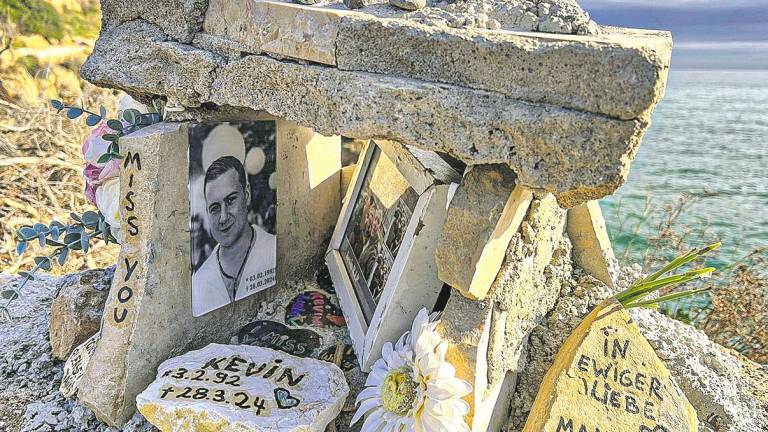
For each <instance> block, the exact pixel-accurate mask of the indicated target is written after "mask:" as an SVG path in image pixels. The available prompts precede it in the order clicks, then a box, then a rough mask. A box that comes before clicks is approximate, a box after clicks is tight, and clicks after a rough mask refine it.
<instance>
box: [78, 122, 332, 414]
mask: <svg viewBox="0 0 768 432" xmlns="http://www.w3.org/2000/svg"><path fill="white" fill-rule="evenodd" d="M261 118H264V117H258V118H257V117H256V116H252V117H250V118H240V120H241V121H242V120H258V119H261ZM275 135H276V136H275V143H276V146H277V150H276V152H277V161H276V165H277V171H276V172H277V175H276V176H273V177H272V178H273V179H274V180H273V182H274V186H275V187H276V189H277V196H278V198H277V213H278V214H280V215H284V216H282V217H278V218H277V219H278V220H277V222H276V224H275V226H276V231H277V237H279V238H281V241H280V244H278V245H277V260H278V266H277V276H278V279H279V278H280V275H281V274H283V272H284V273H285V274H292V275H295V277H298V276H299V275H303V274H306V273H308V270H307V269H308V268H310V267H311V262H312V260H314V259H318V257H319V256H321V255H322V250H323V246H322V242H323V241H324V239H325V238H327V236H328V235H329V234H330V231H331V229H332V227H333V220H334V218H335V217H336V215H337V212H338V205H339V200H338V197H339V188H340V181H339V177H338V167H339V164H340V140H339V138H338V137H336V138H335V139H333V138H327V137H322V136H320V135H317V134H315V133H312V132H311V131H309V130H308V129H306V128H301V127H298V126H296V125H293V124H291V123H290V122H285V121H276V132H275ZM120 142H121V151H122V152H123V153H124V155H125V157H124V159H123V164H122V170H121V195H122V200H121V212H122V224H123V226H122V229H123V233H125V241H124V242H123V244H122V247H121V251H120V256H119V261H118V265H117V269H116V272H115V277H114V279H113V282H112V289H111V290H110V293H109V296H108V298H107V302H106V307H105V310H104V316H103V318H102V328H101V338H100V339H99V340H98V342H97V344H96V347H95V348H94V352H93V355H92V357H91V359H90V361H89V362H88V363H87V364H85V365H83V368H84V371H83V374H82V379H81V380H80V381H79V383H78V384H77V397H78V398H79V399H80V400H81V401H83V402H84V403H85V404H86V405H88V406H89V407H90V408H91V409H92V410H93V411H94V412H95V413H96V414H97V416H98V417H99V418H100V419H102V420H103V421H105V422H107V423H110V424H121V423H123V422H125V421H127V420H128V419H129V418H130V417H131V416H132V415H133V412H134V411H135V396H136V395H137V394H138V393H139V392H141V391H142V390H143V389H144V388H145V387H146V385H147V384H149V382H151V380H152V379H153V376H154V373H153V370H154V369H155V368H157V366H158V365H159V364H160V363H161V362H162V361H164V360H166V359H167V358H169V357H173V356H175V355H179V354H183V353H184V352H186V351H188V350H189V349H194V348H198V347H200V346H201V345H205V344H206V343H208V342H212V341H220V342H228V341H229V339H230V337H231V336H234V335H235V334H236V333H237V332H238V331H239V329H240V328H241V327H242V326H243V325H245V324H247V323H249V322H250V321H251V320H252V311H255V310H256V309H257V307H258V305H259V304H260V303H261V302H263V301H265V300H266V299H269V298H272V297H274V295H275V292H274V290H270V289H266V290H261V291H259V292H257V293H255V294H253V295H250V296H248V297H246V298H244V299H242V300H238V301H235V302H233V303H231V304H228V305H226V306H224V307H220V308H218V309H215V310H213V311H209V312H207V313H205V314H204V315H202V316H195V315H196V314H195V313H193V307H192V290H191V288H192V271H191V265H190V263H191V262H192V258H191V254H190V243H191V242H190V226H191V222H190V220H191V219H190V211H191V210H190V201H189V186H188V184H189V170H188V169H187V167H188V166H189V165H188V164H189V161H188V151H189V142H190V127H189V124H188V123H159V124H155V125H153V126H150V127H147V128H144V129H142V130H140V131H139V132H137V133H134V134H132V135H130V136H127V137H124V138H122V139H121V141H120ZM318 143H320V144H318ZM317 148H322V149H323V151H318V150H317ZM289 155H290V157H289ZM169 165H171V166H178V167H184V168H182V169H167V166H169ZM282 190H286V191H287V190H290V193H286V194H285V195H282V197H281V194H280V191H282ZM299 197H300V198H301V199H299ZM318 205H321V207H322V208H319V207H318ZM334 208H335V210H334ZM307 215H312V218H307ZM294 236H299V238H294ZM297 245H301V247H299V246H297ZM302 251H303V252H302ZM285 279H288V278H285Z"/></svg>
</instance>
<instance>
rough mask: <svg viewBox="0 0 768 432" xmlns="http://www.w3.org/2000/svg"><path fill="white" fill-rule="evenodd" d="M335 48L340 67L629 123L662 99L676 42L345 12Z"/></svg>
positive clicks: (637, 34) (643, 35) (631, 33)
mask: <svg viewBox="0 0 768 432" xmlns="http://www.w3.org/2000/svg"><path fill="white" fill-rule="evenodd" d="M336 47H337V48H336V63H337V64H338V67H339V68H340V69H343V70H350V71H365V72H375V73H380V74H387V75H398V76H405V77H411V78H417V79H421V80H425V81H432V82H441V83H447V84H456V85H461V86H465V87H470V88H476V89H482V90H489V91H493V92H498V93H501V94H504V95H507V96H510V97H512V98H515V99H518V100H524V101H529V102H543V103H547V104H551V105H554V106H561V107H567V108H572V109H576V110H582V111H588V112H593V113H598V114H603V115H606V116H609V117H613V118H620V119H625V120H628V119H634V118H638V117H644V116H647V115H648V114H649V112H650V110H652V109H653V107H654V106H655V105H656V103H657V102H658V101H659V100H660V99H661V97H662V96H663V94H664V87H665V83H666V77H667V73H668V69H669V61H670V56H671V52H672V40H671V38H670V35H669V33H666V32H653V31H644V30H625V29H606V31H604V32H603V34H601V35H600V36H568V35H553V34H543V33H526V32H507V31H501V32H500V31H487V30H478V29H453V28H447V27H435V26H429V25H419V24H414V23H411V22H408V21H405V20H394V19H376V18H372V17H370V16H360V15H348V16H346V17H344V19H343V20H342V21H341V26H340V28H339V30H338V39H337V43H336ZM500 71H503V73H499V72H500ZM587 77H589V78H587Z"/></svg>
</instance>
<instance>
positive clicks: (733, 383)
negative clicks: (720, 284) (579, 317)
mask: <svg viewBox="0 0 768 432" xmlns="http://www.w3.org/2000/svg"><path fill="white" fill-rule="evenodd" d="M631 314H632V318H633V319H634V320H635V321H636V322H637V325H638V326H639V327H640V330H641V331H642V333H643V335H644V336H645V337H646V339H648V341H649V342H650V343H651V345H652V346H653V348H654V349H655V350H656V352H657V353H658V355H659V357H661V359H662V360H664V361H665V362H666V364H667V367H668V368H669V369H670V371H671V372H672V375H673V376H674V378H675V380H676V381H677V383H678V384H679V385H680V387H681V388H682V389H683V391H684V392H685V394H686V396H687V397H688V400H689V401H690V402H691V404H693V406H694V407H695V408H696V412H697V414H698V417H699V420H700V421H701V422H706V423H707V426H708V427H709V428H710V430H714V431H717V432H737V431H738V432H747V431H763V430H768V367H766V366H765V365H759V364H756V363H754V362H752V361H750V360H748V359H747V358H745V357H743V356H741V355H739V354H738V353H735V352H733V351H729V350H727V349H725V348H723V347H722V346H720V345H718V344H716V343H714V342H712V341H710V340H709V338H708V337H707V336H706V335H705V334H704V333H702V332H700V331H698V330H696V329H694V328H693V327H691V326H689V325H686V324H683V323H681V322H680V321H676V320H673V319H671V318H669V317H667V316H664V315H662V314H660V313H658V312H656V311H653V310H648V309H639V308H638V309H633V310H632V311H631ZM702 430H705V431H706V430H707V429H703V428H702Z"/></svg>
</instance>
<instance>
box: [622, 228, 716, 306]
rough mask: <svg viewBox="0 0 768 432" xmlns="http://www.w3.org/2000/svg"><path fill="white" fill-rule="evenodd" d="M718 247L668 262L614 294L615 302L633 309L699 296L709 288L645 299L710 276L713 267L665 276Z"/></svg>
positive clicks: (708, 247)
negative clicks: (662, 290) (664, 289)
mask: <svg viewBox="0 0 768 432" xmlns="http://www.w3.org/2000/svg"><path fill="white" fill-rule="evenodd" d="M719 247H720V242H717V243H713V244H711V245H709V246H706V247H703V248H698V249H693V250H691V251H689V252H687V253H685V254H683V255H681V256H679V257H677V258H675V259H673V260H672V261H670V262H669V264H667V265H665V266H664V267H662V268H661V269H660V270H658V271H656V272H654V273H652V274H650V275H648V276H646V277H645V278H643V279H639V280H637V281H635V282H634V283H633V284H632V285H631V286H630V287H629V288H627V289H626V290H624V291H622V292H620V293H618V294H616V296H615V298H616V300H617V301H618V302H619V303H621V304H622V306H624V307H625V308H627V309H629V308H634V307H655V306H656V305H658V304H659V303H663V302H666V301H670V300H677V299H681V298H684V297H688V296H692V295H696V294H700V293H703V292H706V291H708V290H709V287H707V288H702V289H696V290H688V291H680V292H675V293H671V294H667V295H663V296H660V297H657V298H652V299H646V298H647V297H648V296H649V295H651V294H652V293H654V292H657V291H659V290H660V289H662V288H665V287H671V286H675V285H682V284H684V283H686V282H690V281H691V280H693V279H698V278H705V277H709V276H710V275H712V273H713V272H714V271H715V268H714V267H704V268H700V269H695V270H689V271H686V272H684V273H680V274H673V275H670V276H665V277H662V276H664V275H666V274H667V273H670V272H672V271H674V270H677V269H678V268H680V267H682V266H684V265H686V264H688V263H691V262H693V261H695V260H697V259H698V258H699V257H702V256H704V255H705V254H707V253H709V252H712V251H714V250H716V249H717V248H719Z"/></svg>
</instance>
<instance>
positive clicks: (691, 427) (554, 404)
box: [523, 300, 698, 432]
mask: <svg viewBox="0 0 768 432" xmlns="http://www.w3.org/2000/svg"><path fill="white" fill-rule="evenodd" d="M574 407H578V410H574ZM580 429H581V430H588V431H593V430H614V431H627V432H630V431H632V432H634V431H638V430H639V431H691V432H696V431H698V420H697V418H696V412H695V411H694V409H693V407H692V406H691V404H690V403H689V402H688V399H686V397H685V395H684V394H683V392H682V391H681V390H680V388H679V387H678V386H677V384H676V383H675V381H674V380H673V379H672V377H671V376H670V373H669V370H668V369H667V368H666V366H665V365H664V363H663V362H662V361H661V360H660V359H659V358H658V357H657V356H656V353H655V352H654V350H653V348H652V347H651V345H650V344H649V343H648V341H647V340H645V338H644V337H643V336H642V334H641V333H640V331H639V330H638V328H637V326H636V325H635V324H634V323H633V322H632V318H631V317H630V315H629V313H628V312H627V311H626V310H625V309H624V307H623V306H621V304H619V303H618V302H616V301H615V300H613V301H612V300H609V301H606V302H604V303H602V304H600V305H599V306H598V307H596V308H595V309H594V310H593V311H592V312H591V313H590V314H589V315H588V316H587V317H586V318H585V319H584V321H583V322H582V323H581V324H580V325H579V326H578V327H577V328H576V330H574V332H573V333H572V334H571V335H570V336H569V337H568V339H566V341H565V343H564V344H563V346H562V347H561V348H560V351H559V352H558V354H557V356H555V360H554V363H553V365H552V366H551V368H550V369H549V371H548V372H547V374H546V375H545V376H544V381H543V383H542V385H541V387H540V388H539V394H538V396H537V397H536V401H535V402H534V405H533V408H532V409H531V413H530V415H529V416H528V420H527V422H526V425H525V428H524V429H523V430H524V432H543V431H554V430H574V431H576V430H580Z"/></svg>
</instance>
